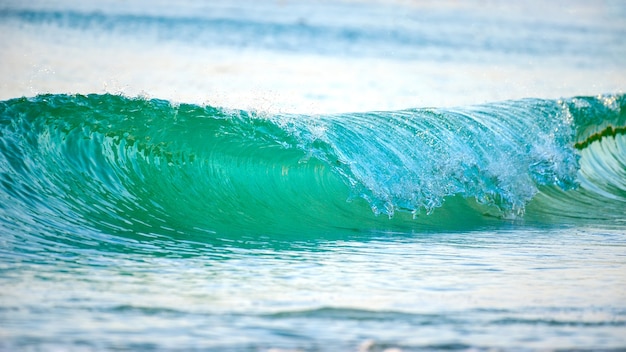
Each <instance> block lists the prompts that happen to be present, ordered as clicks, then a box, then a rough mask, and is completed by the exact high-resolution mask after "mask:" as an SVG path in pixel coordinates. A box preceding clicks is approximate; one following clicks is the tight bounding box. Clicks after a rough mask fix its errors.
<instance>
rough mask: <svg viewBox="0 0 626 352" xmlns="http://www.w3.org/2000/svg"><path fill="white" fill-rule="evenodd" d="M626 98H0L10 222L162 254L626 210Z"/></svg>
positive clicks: (1, 159)
mask: <svg viewBox="0 0 626 352" xmlns="http://www.w3.org/2000/svg"><path fill="white" fill-rule="evenodd" d="M624 104H625V99H624V96H623V95H610V96H601V97H582V98H580V97H579V98H572V99H568V100H563V101H552V100H538V99H526V100H520V101H508V102H502V103H493V104H487V105H482V106H474V107H464V108H458V109H410V110H404V111H394V112H369V113H354V114H338V115H327V116H326V115H325V116H302V115H265V114H260V113H254V112H247V111H239V110H227V109H220V108H216V107H211V106H196V105H190V104H173V103H171V102H168V101H163V100H156V99H153V100H145V99H137V98H127V97H122V96H116V95H87V96H83V95H40V96H37V97H33V98H19V99H12V100H9V101H4V102H0V137H1V138H0V201H1V203H2V205H0V211H1V212H2V217H1V218H2V219H1V222H0V226H1V227H2V228H3V229H4V230H5V231H4V232H6V233H13V234H17V233H27V234H30V235H32V236H33V238H35V239H36V240H38V241H44V240H47V239H49V240H53V241H55V242H59V241H61V242H65V243H70V244H78V245H82V246H91V245H93V246H96V245H97V246H111V247H115V246H117V245H119V243H116V240H115V238H123V239H125V240H124V241H127V240H129V239H130V240H133V241H139V242H141V243H142V246H143V245H146V246H148V247H147V248H145V249H146V250H147V251H151V252H154V251H157V252H158V251H159V248H160V247H159V243H161V242H159V241H160V240H163V239H167V238H177V239H180V240H189V241H190V243H191V242H193V243H221V244H223V243H228V242H229V241H237V242H254V241H258V240H259V239H260V238H264V237H268V238H272V237H279V238H282V239H303V238H307V237H310V236H312V237H316V238H317V237H320V236H322V237H323V236H331V237H337V236H339V237H341V236H348V235H350V236H352V235H354V234H355V233H367V232H371V231H377V232H380V231H387V232H397V231H399V232H404V233H407V232H415V231H417V232H432V231H467V230H472V229H476V228H482V227H485V226H507V225H509V224H510V223H511V220H510V219H516V220H514V223H516V224H524V223H528V224H531V223H533V224H536V223H543V224H554V223H559V224H561V223H567V222H568V221H572V219H583V220H584V221H588V220H589V219H595V220H598V221H609V222H610V223H617V224H621V221H623V218H624V215H625V214H624V202H625V201H626V182H625V181H624V180H626V175H625V171H624V170H626V167H625V165H626V157H625V154H626V153H625V144H626V142H625V138H624V129H625V127H624V126H626V122H625V112H624V111H626V110H625V109H624ZM609 126H610V127H609ZM503 219H509V220H503ZM111 236H113V237H111ZM145 239H151V240H150V241H147V242H146V241H144V240H145ZM122 245H127V243H126V242H124V243H123V244H122Z"/></svg>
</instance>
